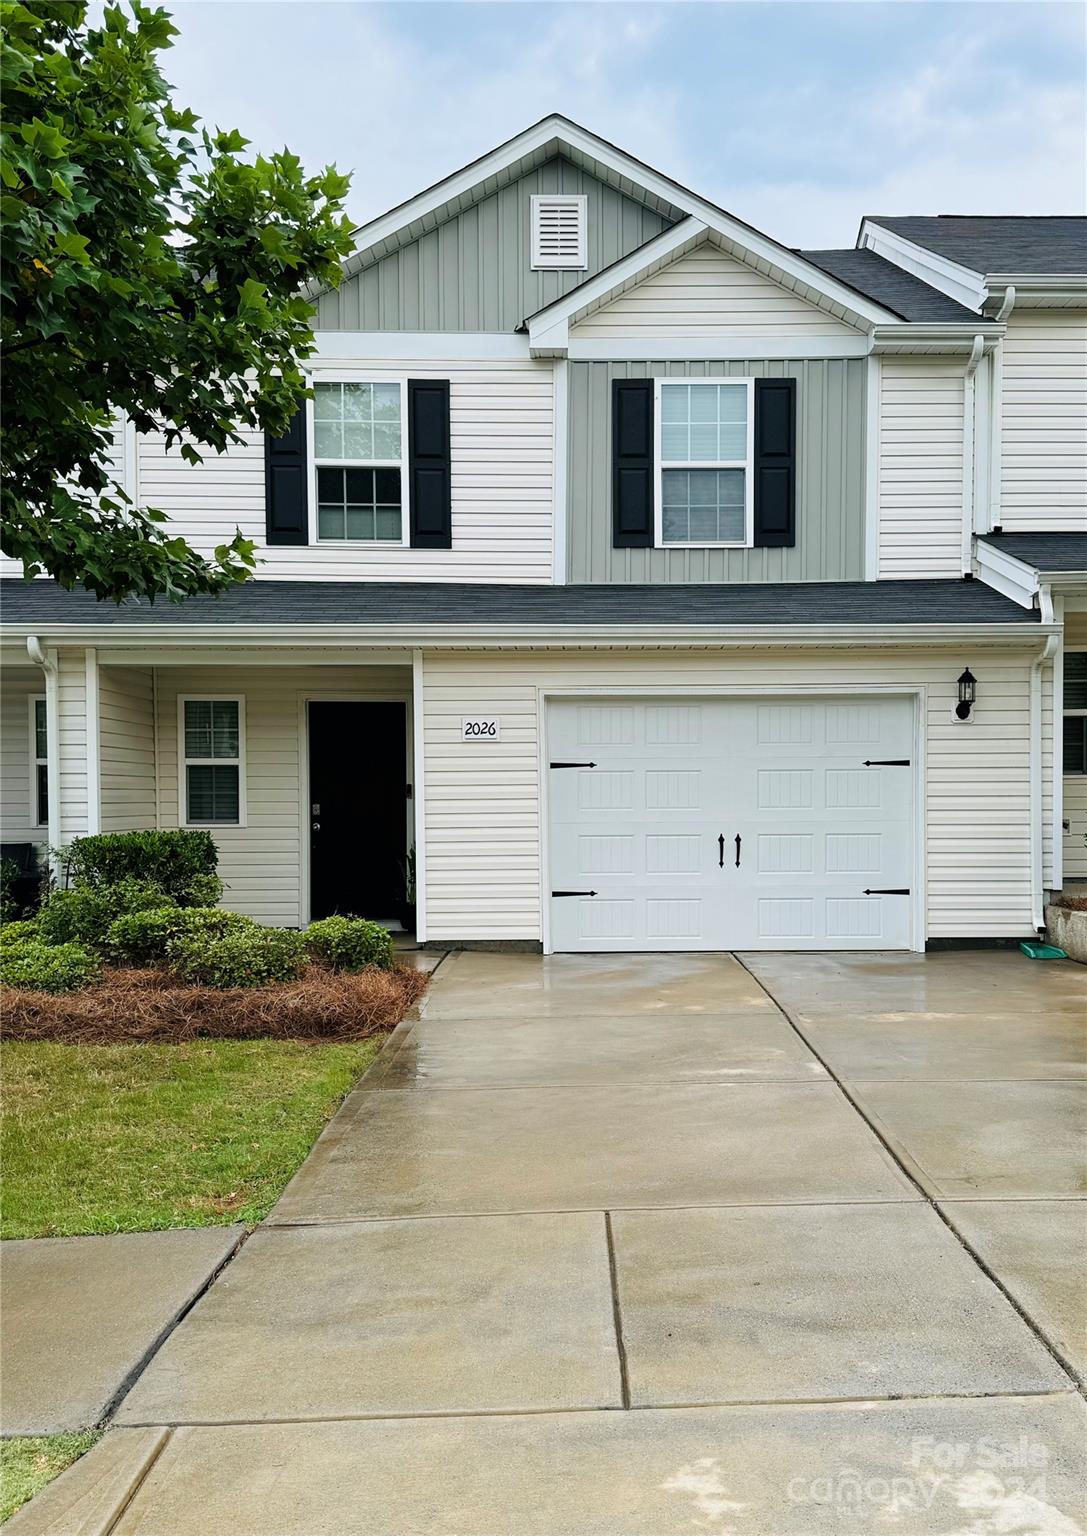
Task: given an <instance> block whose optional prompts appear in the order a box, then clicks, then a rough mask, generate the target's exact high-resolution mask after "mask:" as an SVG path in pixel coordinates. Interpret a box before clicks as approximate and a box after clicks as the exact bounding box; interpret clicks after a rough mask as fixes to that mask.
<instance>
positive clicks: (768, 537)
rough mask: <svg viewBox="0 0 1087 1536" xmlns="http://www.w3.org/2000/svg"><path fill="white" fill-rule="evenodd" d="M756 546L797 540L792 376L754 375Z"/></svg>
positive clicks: (780, 545)
mask: <svg viewBox="0 0 1087 1536" xmlns="http://www.w3.org/2000/svg"><path fill="white" fill-rule="evenodd" d="M754 474H755V547H756V548H758V549H785V548H791V547H792V545H794V544H795V543H796V380H795V379H756V380H755V464H754Z"/></svg>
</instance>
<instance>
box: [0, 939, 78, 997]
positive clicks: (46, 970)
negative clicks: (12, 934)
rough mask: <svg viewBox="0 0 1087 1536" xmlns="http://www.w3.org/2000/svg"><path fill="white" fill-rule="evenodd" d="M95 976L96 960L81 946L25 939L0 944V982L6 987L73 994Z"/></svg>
mask: <svg viewBox="0 0 1087 1536" xmlns="http://www.w3.org/2000/svg"><path fill="white" fill-rule="evenodd" d="M97 975H98V960H97V957H96V956H94V955H92V954H91V952H90V950H88V949H85V948H84V947H83V945H82V944H42V943H41V942H40V941H38V940H36V939H26V940H24V941H23V942H22V943H14V944H3V945H0V981H2V982H3V983H4V984H5V985H6V986H9V987H26V988H29V989H30V990H32V991H34V992H75V991H76V990H77V989H78V988H79V987H85V986H87V985H88V984H89V983H90V982H92V981H94V979H95V978H96V976H97Z"/></svg>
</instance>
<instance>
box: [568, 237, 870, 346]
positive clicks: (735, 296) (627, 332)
mask: <svg viewBox="0 0 1087 1536" xmlns="http://www.w3.org/2000/svg"><path fill="white" fill-rule="evenodd" d="M798 331H800V332H802V333H806V334H808V335H816V336H855V335H856V334H857V333H856V331H854V330H853V329H852V327H851V326H848V325H845V324H843V322H842V321H841V320H838V319H836V318H835V317H834V316H833V315H829V314H827V313H826V312H825V311H824V310H821V309H819V308H817V307H816V305H814V304H809V303H807V302H806V301H805V300H804V299H801V298H799V297H798V296H797V295H796V294H795V293H791V292H790V291H789V289H788V288H783V287H781V286H780V284H778V283H775V282H773V281H772V280H771V279H770V278H768V277H764V276H763V274H762V273H761V272H757V271H756V270H755V269H754V267H749V266H747V265H746V264H745V263H744V262H742V261H738V260H737V259H736V257H735V256H729V255H727V254H726V253H725V252H724V251H723V250H721V249H720V247H718V246H715V245H709V244H707V245H701V246H698V247H697V248H696V249H695V250H693V251H689V252H688V253H687V255H686V256H680V257H678V258H677V259H676V260H675V261H673V262H672V263H671V264H670V265H669V266H666V267H662V268H661V269H660V270H659V271H657V272H654V273H653V274H652V275H651V276H650V277H646V278H644V279H643V280H642V281H641V282H640V283H637V284H635V285H634V286H632V287H630V288H628V289H627V290H626V291H625V292H624V293H621V294H620V295H619V296H618V297H617V298H614V299H612V300H611V301H610V303H605V304H602V305H601V307H600V308H599V309H597V310H594V311H592V312H591V313H590V314H588V315H586V317H585V318H584V319H583V320H580V321H579V322H578V323H577V324H576V325H575V326H572V327H571V330H570V339H571V340H572V341H587V340H589V339H590V338H591V337H609V338H612V339H618V338H622V339H623V340H626V341H631V340H635V339H637V338H639V337H656V338H660V337H695V336H719V335H722V334H728V333H731V334H733V335H745V336H754V335H766V336H793V335H795V334H796V333H797V332H798Z"/></svg>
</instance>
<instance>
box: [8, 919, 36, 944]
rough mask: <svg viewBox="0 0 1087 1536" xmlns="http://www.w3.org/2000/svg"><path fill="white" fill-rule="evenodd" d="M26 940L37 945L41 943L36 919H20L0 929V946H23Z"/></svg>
mask: <svg viewBox="0 0 1087 1536" xmlns="http://www.w3.org/2000/svg"><path fill="white" fill-rule="evenodd" d="M28 940H33V941H34V942H35V943H37V944H40V943H41V942H42V939H41V934H40V933H39V931H38V920H37V918H36V917H22V918H19V919H18V921H16V922H14V923H4V924H3V926H2V927H0V944H25V943H27V941H28Z"/></svg>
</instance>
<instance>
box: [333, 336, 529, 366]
mask: <svg viewBox="0 0 1087 1536" xmlns="http://www.w3.org/2000/svg"><path fill="white" fill-rule="evenodd" d="M313 335H314V340H315V341H316V344H317V349H316V351H315V352H314V353H313V354H312V355H311V356H310V357H308V358H306V359H305V361H304V363H303V367H305V368H310V369H319V368H322V367H329V366H334V367H341V366H342V365H343V364H344V363H345V362H365V363H373V362H379V361H385V360H388V361H401V360H406V361H409V362H427V361H433V360H441V361H445V360H447V359H448V360H449V361H450V362H460V361H462V360H464V361H468V362H474V361H477V360H478V361H480V362H494V361H501V362H505V361H508V360H509V359H511V358H512V359H524V358H527V357H528V356H529V350H528V337H527V336H525V335H524V334H520V335H514V334H511V333H510V332H508V331H314V333H313Z"/></svg>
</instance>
